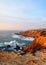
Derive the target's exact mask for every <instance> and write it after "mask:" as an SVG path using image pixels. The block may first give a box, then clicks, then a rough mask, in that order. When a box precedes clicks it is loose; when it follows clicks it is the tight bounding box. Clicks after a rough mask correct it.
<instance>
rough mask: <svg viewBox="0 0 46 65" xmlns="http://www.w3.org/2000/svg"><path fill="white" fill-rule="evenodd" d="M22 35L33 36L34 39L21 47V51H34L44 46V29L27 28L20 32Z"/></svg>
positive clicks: (45, 33)
mask: <svg viewBox="0 0 46 65" xmlns="http://www.w3.org/2000/svg"><path fill="white" fill-rule="evenodd" d="M20 34H21V35H24V36H32V37H35V40H34V41H33V42H32V43H31V44H29V45H28V46H24V47H23V51H25V52H27V51H31V50H32V51H36V50H40V49H43V48H46V29H43V30H29V31H25V32H20Z"/></svg>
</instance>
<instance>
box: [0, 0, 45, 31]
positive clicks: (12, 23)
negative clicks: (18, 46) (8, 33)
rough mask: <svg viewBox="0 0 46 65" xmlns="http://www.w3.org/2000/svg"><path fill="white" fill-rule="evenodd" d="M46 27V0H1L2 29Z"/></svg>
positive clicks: (0, 19)
mask: <svg viewBox="0 0 46 65" xmlns="http://www.w3.org/2000/svg"><path fill="white" fill-rule="evenodd" d="M34 28H46V0H0V30H28V29H34Z"/></svg>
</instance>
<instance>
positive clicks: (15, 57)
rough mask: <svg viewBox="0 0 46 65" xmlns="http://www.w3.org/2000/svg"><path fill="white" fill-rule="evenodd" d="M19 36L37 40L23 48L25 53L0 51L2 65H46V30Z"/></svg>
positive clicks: (33, 31)
mask: <svg viewBox="0 0 46 65" xmlns="http://www.w3.org/2000/svg"><path fill="white" fill-rule="evenodd" d="M19 34H21V35H24V36H32V37H34V38H35V39H34V41H33V42H32V43H31V44H29V45H28V46H24V47H23V49H22V50H23V52H24V53H21V54H17V53H15V52H6V51H0V65H46V29H39V30H29V31H25V32H20V33H19Z"/></svg>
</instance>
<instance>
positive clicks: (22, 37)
mask: <svg viewBox="0 0 46 65" xmlns="http://www.w3.org/2000/svg"><path fill="white" fill-rule="evenodd" d="M12 37H13V38H19V39H21V40H26V41H33V40H34V38H33V37H24V36H22V35H12Z"/></svg>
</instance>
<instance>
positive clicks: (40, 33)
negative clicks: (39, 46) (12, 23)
mask: <svg viewBox="0 0 46 65" xmlns="http://www.w3.org/2000/svg"><path fill="white" fill-rule="evenodd" d="M19 34H21V35H23V36H31V37H39V36H46V29H38V30H28V31H24V32H20V33H19Z"/></svg>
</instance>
